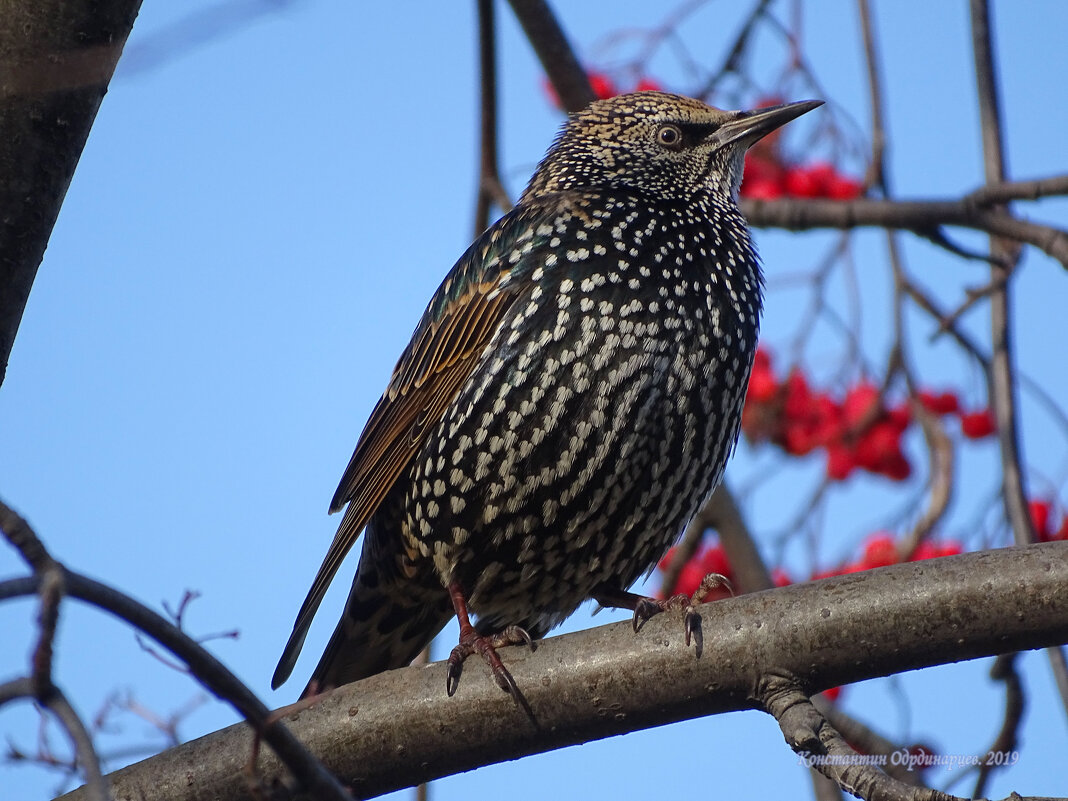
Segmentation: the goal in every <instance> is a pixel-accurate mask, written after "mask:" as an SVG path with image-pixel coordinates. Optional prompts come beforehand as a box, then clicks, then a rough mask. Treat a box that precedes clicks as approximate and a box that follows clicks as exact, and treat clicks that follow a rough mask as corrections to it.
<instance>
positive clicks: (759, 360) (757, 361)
mask: <svg viewBox="0 0 1068 801" xmlns="http://www.w3.org/2000/svg"><path fill="white" fill-rule="evenodd" d="M753 369H754V370H771V351H769V350H768V349H767V348H765V347H764V346H763V345H760V346H759V347H758V348H757V349H756V353H755V354H753Z"/></svg>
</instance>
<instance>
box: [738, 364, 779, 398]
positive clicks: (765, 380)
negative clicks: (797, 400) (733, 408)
mask: <svg viewBox="0 0 1068 801" xmlns="http://www.w3.org/2000/svg"><path fill="white" fill-rule="evenodd" d="M778 391H779V382H778V381H776V380H775V376H774V375H773V374H772V372H771V370H769V369H767V368H760V369H758V368H757V367H754V368H753V372H752V373H750V375H749V387H748V388H747V389H746V392H745V402H746V403H767V402H768V401H770V400H772V399H773V398H774V397H775V395H776V394H777V393H778Z"/></svg>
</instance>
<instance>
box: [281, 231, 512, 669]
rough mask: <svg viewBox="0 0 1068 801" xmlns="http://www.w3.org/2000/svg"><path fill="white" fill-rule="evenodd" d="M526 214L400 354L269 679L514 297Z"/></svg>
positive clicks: (472, 263)
mask: <svg viewBox="0 0 1068 801" xmlns="http://www.w3.org/2000/svg"><path fill="white" fill-rule="evenodd" d="M526 216H527V215H517V214H515V213H512V214H509V215H506V216H505V217H504V218H502V219H501V220H500V221H499V222H498V223H497V225H495V226H494V227H493V228H491V229H490V230H489V231H487V232H486V233H485V234H484V235H483V236H482V237H481V238H480V239H479V240H478V241H476V242H475V244H474V245H472V246H471V248H470V249H468V251H467V253H465V254H464V256H463V257H462V258H461V259H460V261H459V262H458V263H457V264H456V266H455V267H454V268H453V270H452V271H451V272H450V273H449V276H448V277H447V278H446V279H445V281H444V282H443V283H442V285H441V286H440V287H439V288H438V291H437V293H436V294H435V296H434V299H433V300H432V301H431V302H430V306H429V307H428V308H427V310H426V313H425V314H424V315H423V318H422V320H421V321H420V323H419V327H418V328H417V329H416V331H415V334H414V335H413V337H412V341H411V342H410V343H409V344H408V347H407V348H406V349H405V351H404V354H403V355H402V356H401V358H400V361H399V362H398V363H397V366H396V368H395V369H394V371H393V376H392V378H391V379H390V382H389V386H388V387H387V388H386V391H385V393H384V394H383V395H382V398H381V400H379V401H378V404H377V405H376V406H375V408H374V411H373V412H372V413H371V417H370V419H369V420H368V422H367V426H366V427H365V428H364V430H363V434H362V435H361V436H360V440H359V442H358V443H357V445H356V450H355V451H354V452H353V454H352V458H351V459H350V460H349V464H348V467H347V468H345V473H344V475H343V476H342V478H341V483H340V485H339V486H338V488H337V492H336V493H335V494H334V497H333V500H332V501H331V503H330V511H331V512H335V511H337V510H339V509H341V508H342V507H344V506H345V505H346V504H348V508H347V509H346V510H345V515H344V518H343V519H342V521H341V525H340V527H339V528H338V531H337V534H336V535H335V536H334V541H333V542H332V543H331V544H330V550H329V551H327V554H326V558H325V559H324V560H323V564H322V566H321V567H320V568H319V572H318V573H317V574H316V576H315V581H314V582H313V584H312V587H311V590H309V592H308V597H307V598H305V600H304V604H303V605H302V606H301V608H300V612H298V613H297V620H296V623H295V624H294V626H293V633H292V635H290V638H289V642H287V643H286V647H285V649H284V651H283V652H282V657H281V659H280V660H279V663H278V667H277V669H276V670H275V674H274V678H273V679H272V682H271V686H272V687H278V686H279V685H280V684H281V683H282V682H284V681H285V680H286V679H287V678H288V677H289V674H290V672H291V671H292V669H293V666H294V664H295V663H296V660H297V655H298V654H299V653H300V649H301V646H302V645H303V644H304V638H305V636H306V635H307V632H308V628H309V626H310V625H311V621H312V618H313V617H314V616H315V612H316V610H317V609H318V608H319V604H320V602H321V601H322V599H323V596H325V595H326V590H327V587H328V586H329V585H330V582H331V580H332V579H333V578H334V574H335V573H337V570H338V568H339V567H340V566H341V562H342V560H344V558H345V556H346V554H348V552H349V549H350V548H351V547H352V545H353V544H354V543H355V542H356V539H357V537H358V536H359V534H360V532H361V531H362V530H363V528H364V526H365V525H367V521H368V520H369V519H370V518H371V515H372V514H374V512H375V510H376V509H377V508H378V505H379V504H380V503H381V502H382V499H383V498H384V497H385V496H386V493H387V492H388V491H389V489H390V487H392V486H393V483H394V482H395V481H396V480H397V478H398V477H399V476H400V475H401V473H402V472H403V471H404V469H405V468H406V467H407V465H408V463H409V462H410V461H411V459H412V457H413V456H414V455H415V453H416V451H418V450H419V448H420V446H421V445H422V444H423V441H424V440H425V438H426V436H427V434H428V433H429V432H430V431H432V430H433V429H434V428H435V426H437V424H438V423H439V422H440V421H441V419H442V417H443V416H444V414H445V410H446V409H447V408H448V406H449V404H450V403H451V402H452V401H453V399H454V398H455V397H456V395H457V394H458V393H459V391H460V388H461V387H462V386H463V384H464V382H465V381H466V380H467V379H468V377H469V376H470V375H471V372H472V371H473V370H474V368H475V365H476V364H477V363H478V360H479V358H480V357H481V356H482V354H483V351H484V350H485V348H486V346H487V344H488V343H489V341H490V340H491V339H492V338H493V335H494V333H495V332H496V331H497V328H498V326H499V325H500V323H501V320H502V319H503V317H504V315H505V313H506V312H507V310H508V308H509V307H510V306H511V305H512V303H513V302H514V301H515V298H516V296H517V294H518V286H521V285H522V284H521V282H518V281H515V280H512V279H514V278H515V275H516V266H517V263H516V261H515V260H512V261H509V258H508V257H509V255H510V253H512V252H521V253H522V257H526V256H528V254H529V253H530V252H531V250H532V249H533V235H532V233H531V234H527V233H524V231H530V232H533V228H532V227H530V226H529V220H525V219H524V217H526ZM523 223H527V225H524V224H523ZM516 248H518V249H519V251H516ZM493 254H501V255H499V256H495V255H493ZM521 260H522V261H529V260H528V259H526V258H521Z"/></svg>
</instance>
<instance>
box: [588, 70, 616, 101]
mask: <svg viewBox="0 0 1068 801" xmlns="http://www.w3.org/2000/svg"><path fill="white" fill-rule="evenodd" d="M586 77H587V78H589V79H590V88H591V89H592V90H593V94H594V96H595V97H597V99H598V100H604V99H605V98H608V97H615V96H616V95H618V94H619V90H618V89H616V87H615V84H613V83H612V79H611V78H609V77H608V76H607V75H606V74H605V73H603V72H589V73H587V75H586Z"/></svg>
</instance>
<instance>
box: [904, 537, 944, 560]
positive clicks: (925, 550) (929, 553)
mask: <svg viewBox="0 0 1068 801" xmlns="http://www.w3.org/2000/svg"><path fill="white" fill-rule="evenodd" d="M937 556H939V549H938V546H937V545H935V544H934V543H933V542H931V541H930V540H924V541H923V542H921V543H920V544H919V545H917V546H916V550H914V551H913V552H912V556H910V557H909V561H910V562H922V561H924V560H925V559H934V558H936V557H937Z"/></svg>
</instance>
